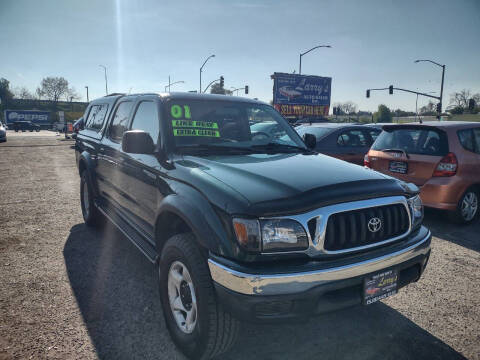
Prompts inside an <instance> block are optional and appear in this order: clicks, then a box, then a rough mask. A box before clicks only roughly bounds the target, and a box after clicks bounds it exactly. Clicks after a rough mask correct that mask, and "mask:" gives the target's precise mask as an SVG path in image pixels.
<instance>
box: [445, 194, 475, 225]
mask: <svg viewBox="0 0 480 360" xmlns="http://www.w3.org/2000/svg"><path fill="white" fill-rule="evenodd" d="M479 203H480V200H479V193H478V191H477V190H475V189H474V188H470V189H467V191H465V193H464V194H463V196H462V197H461V199H460V201H459V202H458V205H457V210H456V211H454V212H452V213H451V214H450V218H451V219H452V220H453V221H454V222H456V223H457V224H469V223H471V222H473V221H474V220H475V219H476V218H478V213H479Z"/></svg>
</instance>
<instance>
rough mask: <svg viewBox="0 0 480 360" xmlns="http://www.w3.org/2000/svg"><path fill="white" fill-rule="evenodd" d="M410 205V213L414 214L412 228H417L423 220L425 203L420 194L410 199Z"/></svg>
mask: <svg viewBox="0 0 480 360" xmlns="http://www.w3.org/2000/svg"><path fill="white" fill-rule="evenodd" d="M407 201H408V206H409V207H410V214H411V216H412V228H416V227H417V226H419V225H420V224H421V223H422V220H423V204H422V200H421V199H420V195H415V196H413V197H411V198H409V199H407Z"/></svg>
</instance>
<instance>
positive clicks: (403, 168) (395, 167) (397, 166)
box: [388, 161, 408, 174]
mask: <svg viewBox="0 0 480 360" xmlns="http://www.w3.org/2000/svg"><path fill="white" fill-rule="evenodd" d="M407 169H408V166H407V163H406V162H404V161H390V164H389V166H388V170H390V171H391V172H395V173H400V174H406V173H407Z"/></svg>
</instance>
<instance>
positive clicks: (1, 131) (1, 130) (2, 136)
mask: <svg viewBox="0 0 480 360" xmlns="http://www.w3.org/2000/svg"><path fill="white" fill-rule="evenodd" d="M6 141H7V130H6V129H5V126H3V124H2V123H1V122H0V142H6Z"/></svg>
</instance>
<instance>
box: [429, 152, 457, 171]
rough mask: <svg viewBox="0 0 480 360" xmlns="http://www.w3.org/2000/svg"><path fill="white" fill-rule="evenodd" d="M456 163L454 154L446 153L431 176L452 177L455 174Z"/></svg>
mask: <svg viewBox="0 0 480 360" xmlns="http://www.w3.org/2000/svg"><path fill="white" fill-rule="evenodd" d="M457 168H458V161H457V157H456V156H455V154H454V153H448V154H447V155H445V156H444V157H443V159H442V160H440V162H439V163H438V165H437V167H436V168H435V171H434V172H433V176H453V175H455V174H456V173H457Z"/></svg>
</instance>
